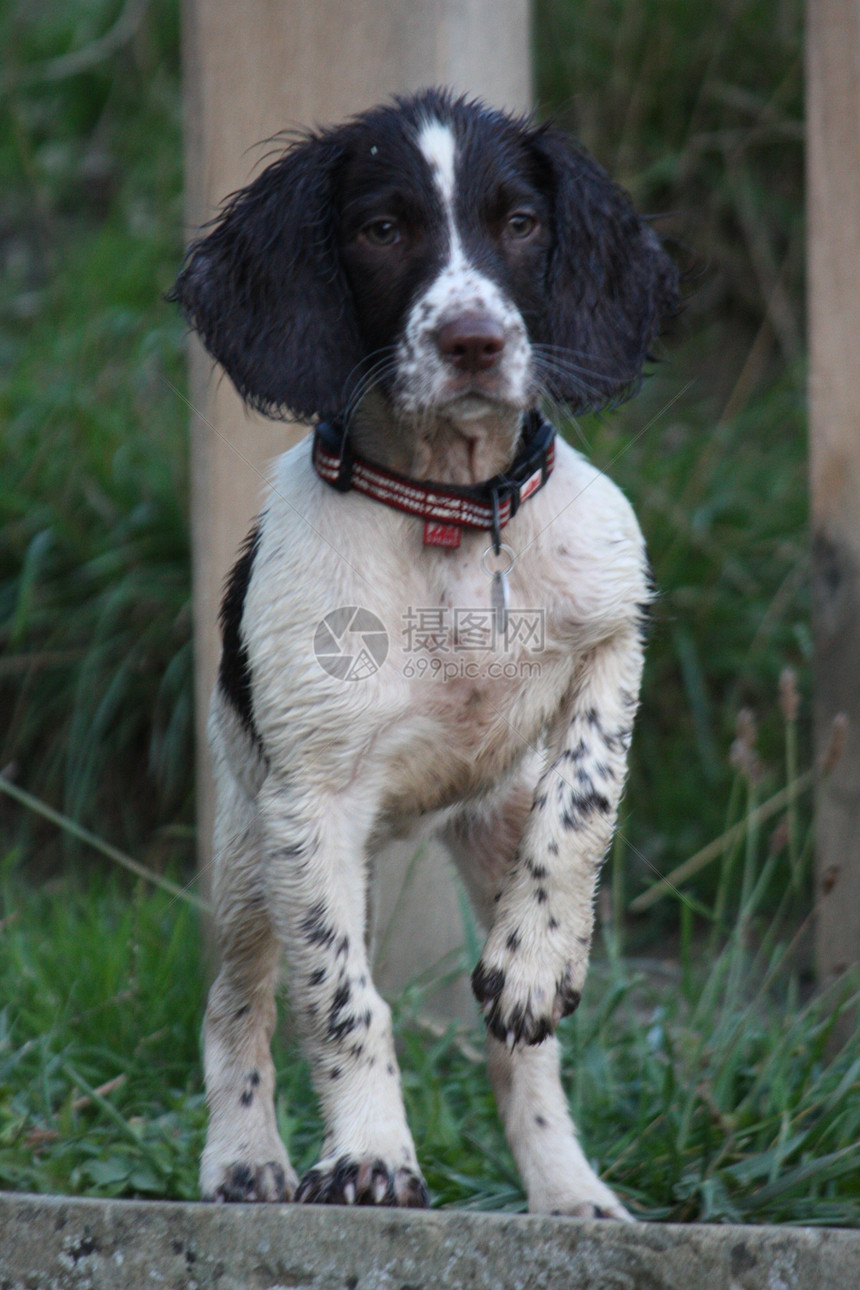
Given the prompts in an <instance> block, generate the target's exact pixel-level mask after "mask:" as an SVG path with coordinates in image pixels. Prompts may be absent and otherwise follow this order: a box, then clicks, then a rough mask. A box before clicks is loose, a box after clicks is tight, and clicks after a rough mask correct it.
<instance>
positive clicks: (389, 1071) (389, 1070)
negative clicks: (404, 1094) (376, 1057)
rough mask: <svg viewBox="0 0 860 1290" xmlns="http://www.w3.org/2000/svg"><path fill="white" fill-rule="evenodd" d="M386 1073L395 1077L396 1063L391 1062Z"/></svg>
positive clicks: (386, 1068)
mask: <svg viewBox="0 0 860 1290" xmlns="http://www.w3.org/2000/svg"><path fill="white" fill-rule="evenodd" d="M385 1073H386V1074H387V1075H393V1074H394V1062H389V1063H388V1064H387V1066H386V1067H385Z"/></svg>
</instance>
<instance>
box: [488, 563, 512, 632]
mask: <svg viewBox="0 0 860 1290" xmlns="http://www.w3.org/2000/svg"><path fill="white" fill-rule="evenodd" d="M509 604H510V592H509V590H508V575H507V574H506V573H500V572H499V571H498V570H496V572H495V573H494V574H493V578H492V581H491V583H490V605H491V607H492V610H493V613H494V614H495V615H496V631H497V632H498V633H499V635H500V636H506V635H507V632H508V606H509Z"/></svg>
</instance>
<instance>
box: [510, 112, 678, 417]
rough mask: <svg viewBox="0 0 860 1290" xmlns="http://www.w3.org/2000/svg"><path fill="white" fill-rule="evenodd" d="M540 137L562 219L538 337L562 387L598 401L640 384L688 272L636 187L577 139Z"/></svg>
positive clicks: (583, 401) (586, 403) (568, 394)
mask: <svg viewBox="0 0 860 1290" xmlns="http://www.w3.org/2000/svg"><path fill="white" fill-rule="evenodd" d="M532 142H533V146H534V147H535V149H536V150H537V153H538V156H539V158H540V160H541V163H542V166H543V168H544V170H545V174H546V182H547V183H548V186H549V188H550V193H551V201H552V213H553V225H554V242H553V246H552V250H551V253H550V259H549V263H548V272H547V281H546V297H545V298H546V305H545V309H544V312H543V316H542V319H541V323H540V332H541V334H540V335H539V336H537V337H536V339H537V340H538V341H539V342H543V343H544V344H546V345H549V346H552V347H553V348H552V350H551V351H550V352H549V355H548V358H547V371H548V375H549V379H548V385H549V386H550V388H551V390H552V393H553V394H554V395H555V396H556V397H558V398H560V399H562V400H563V401H564V402H566V403H569V404H570V405H571V407H573V408H574V410H575V411H581V412H582V411H586V410H593V409H595V408H598V407H603V406H605V405H606V404H607V403H609V402H613V401H619V400H621V399H623V398H625V397H627V396H628V395H629V394H632V393H633V392H634V391H635V389H636V388H637V386H638V383H639V380H640V378H641V374H642V368H643V366H644V363H645V361H646V359H647V358H648V357H649V356H650V350H651V346H652V345H653V343H654V341H655V339H656V337H657V335H658V333H659V330H660V323H661V319H662V318H665V317H668V316H669V315H671V314H672V313H674V312H675V311H676V310H677V306H678V273H677V270H676V268H675V266H674V264H673V263H672V261H671V260H670V259H669V257H668V256H667V254H666V252H665V251H664V250H663V248H662V246H661V244H660V241H659V239H658V237H657V236H656V234H655V233H654V232H653V230H652V229H650V228H649V227H648V225H647V224H646V223H645V222H644V221H643V220H642V219H641V217H640V216H639V215H637V213H636V211H635V210H634V209H633V206H632V205H631V203H630V200H629V199H628V197H627V195H626V193H624V192H623V191H622V189H620V188H619V187H618V186H617V185H616V184H614V183H613V182H612V180H611V179H610V178H609V176H608V175H607V174H606V173H605V171H604V170H602V169H601V167H600V166H598V165H597V163H596V162H595V161H593V160H592V159H591V158H590V157H589V156H588V155H587V154H586V153H585V152H584V151H583V150H582V149H581V148H580V147H579V146H578V145H577V144H576V143H574V142H573V141H572V140H571V139H570V138H569V137H568V136H567V135H564V134H562V133H561V132H560V131H557V130H554V129H548V128H543V129H539V130H537V131H536V132H535V134H534V135H533V138H532ZM562 351H563V352H562Z"/></svg>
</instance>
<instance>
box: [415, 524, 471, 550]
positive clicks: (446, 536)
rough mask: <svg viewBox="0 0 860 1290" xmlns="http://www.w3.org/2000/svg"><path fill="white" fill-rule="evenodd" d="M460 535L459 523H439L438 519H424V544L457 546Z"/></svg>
mask: <svg viewBox="0 0 860 1290" xmlns="http://www.w3.org/2000/svg"><path fill="white" fill-rule="evenodd" d="M461 535H462V529H461V528H460V526H459V524H440V522H439V521H438V520H425V521H424V545H425V546H450V547H455V546H459V545H460V537H461Z"/></svg>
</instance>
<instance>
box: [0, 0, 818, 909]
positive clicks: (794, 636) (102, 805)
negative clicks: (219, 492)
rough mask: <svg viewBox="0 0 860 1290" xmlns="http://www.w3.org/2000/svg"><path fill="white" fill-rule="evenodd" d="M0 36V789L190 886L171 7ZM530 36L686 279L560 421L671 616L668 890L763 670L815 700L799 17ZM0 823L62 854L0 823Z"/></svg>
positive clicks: (635, 878)
mask: <svg viewBox="0 0 860 1290" xmlns="http://www.w3.org/2000/svg"><path fill="white" fill-rule="evenodd" d="M118 18H120V21H117V19H118ZM0 24H2V28H1V29H0V35H2V44H3V48H4V51H5V57H4V70H3V79H2V82H0V89H2V96H0V167H2V173H3V188H2V197H0V203H2V204H0V257H2V258H0V263H2V287H0V419H2V447H0V452H2V475H1V476H0V479H2V482H0V507H2V512H0V521H2V522H1V523H0V649H2V655H0V713H2V718H0V769H2V770H3V771H4V773H5V774H6V775H7V776H9V777H11V778H12V779H13V780H14V781H15V782H17V783H19V784H21V786H22V787H24V788H26V789H28V790H29V791H30V792H31V793H34V794H36V795H37V796H40V797H43V798H44V799H45V800H46V801H48V802H50V803H51V804H53V805H54V806H56V807H58V808H59V809H61V810H62V811H64V812H66V813H68V814H69V815H70V816H72V817H73V818H74V819H75V820H77V821H79V822H80V823H81V824H83V825H85V826H87V827H88V828H90V829H92V830H93V831H95V832H97V833H98V834H100V835H102V836H104V837H105V838H107V839H110V840H111V841H113V842H115V843H116V844H118V845H120V846H123V847H128V848H131V849H133V850H134V852H135V854H137V855H139V856H140V857H141V858H143V859H145V860H147V862H148V863H150V864H153V865H156V866H162V865H164V864H165V863H167V862H168V860H170V861H171V862H172V863H177V862H185V863H188V864H190V863H191V862H192V857H193V847H192V840H191V833H190V830H191V827H192V822H193V782H192V767H193V757H192V747H191V740H192V713H191V693H192V687H191V679H190V678H191V654H190V631H191V622H190V612H189V533H188V519H187V510H188V507H187V498H188V448H187V439H188V436H187V422H188V410H187V407H186V405H185V404H184V403H183V402H182V399H181V397H180V394H181V393H184V391H185V381H186V377H185V365H184V327H183V324H182V322H181V321H180V319H179V317H178V316H177V311H176V310H175V309H173V308H171V307H170V306H168V305H166V304H165V303H164V301H163V299H162V296H163V293H164V291H165V290H166V289H167V288H168V287H169V286H170V285H171V283H172V280H173V277H174V276H175V273H176V269H177V265H178V263H179V260H180V256H181V253H182V248H183V245H184V241H185V232H186V230H185V228H184V222H183V204H182V203H183V197H182V134H181V108H182V105H181V82H180V50H179V14H178V4H177V3H176V2H175V0H148V2H146V3H144V2H143V0H141V2H140V3H129V4H126V5H125V7H122V6H120V5H118V4H117V3H116V2H115V0H114V2H109V0H76V2H75V3H70V4H66V5H58V4H51V3H32V2H28V3H26V4H24V3H15V2H14V0H3V3H2V4H0ZM534 26H535V36H536V59H537V62H536V95H535V98H536V103H537V113H538V116H540V117H544V116H547V115H553V116H555V117H556V118H557V119H558V120H560V121H561V122H562V123H563V124H564V125H565V126H568V127H569V128H570V129H571V130H572V131H573V132H574V133H575V134H577V135H578V136H579V137H580V138H581V139H582V140H583V142H584V143H585V144H586V146H587V147H588V148H589V150H590V151H591V152H592V153H593V154H594V155H595V156H596V157H597V159H598V160H599V161H600V162H601V163H602V164H603V165H604V166H605V167H606V168H607V169H608V170H609V171H610V173H611V174H612V175H613V176H614V177H616V178H617V179H618V180H619V181H620V182H621V183H622V184H624V185H625V186H626V187H627V188H628V189H629V191H630V192H631V194H632V196H633V198H634V200H635V202H636V204H637V205H638V206H639V208H640V209H642V210H644V211H646V212H649V213H653V214H656V215H659V217H660V218H659V219H658V221H657V225H656V226H657V228H658V229H659V231H660V233H661V234H662V236H663V237H664V238H666V239H667V241H668V242H669V244H670V246H672V247H674V249H675V251H676V254H677V258H678V260H679V263H680V264H681V266H682V268H683V269H684V271H685V273H686V291H685V294H686V305H685V309H684V312H683V314H682V316H681V318H680V319H679V321H678V323H677V324H676V325H675V327H674V329H673V334H672V336H671V338H669V339H667V341H666V343H665V344H664V346H663V361H661V362H660V363H659V364H658V365H657V367H656V368H655V370H654V371H653V373H652V374H651V376H650V377H649V378H648V380H647V381H646V384H645V388H644V391H643V393H642V394H641V395H640V396H639V397H638V398H637V399H636V400H635V401H634V402H632V403H631V404H629V405H628V406H626V407H624V408H622V409H620V410H618V411H615V412H612V413H611V414H606V415H605V416H602V417H600V418H582V419H581V420H580V421H579V422H578V423H577V424H576V425H566V426H565V427H564V428H565V431H566V433H567V434H568V436H569V437H570V438H571V440H572V442H574V443H576V444H577V445H578V446H580V447H582V448H583V450H584V451H586V452H587V453H588V454H589V455H590V456H591V457H592V459H593V460H595V461H596V462H597V464H598V465H600V466H601V467H603V468H605V469H606V470H607V471H609V473H611V475H612V476H613V477H614V478H615V479H616V480H617V481H618V482H619V483H620V484H621V486H622V487H623V488H624V489H625V491H626V492H627V493H628V495H629V496H630V497H631V499H632V501H633V503H634V505H635V507H636V510H637V512H638V514H639V517H640V521H641V523H642V525H643V527H644V530H645V534H646V538H647V541H648V546H649V550H650V553H651V559H652V562H653V565H654V570H655V574H656V578H657V584H658V587H659V590H660V593H661V599H660V602H659V605H658V608H657V613H656V622H655V627H654V631H653V634H652V639H651V644H650V648H649V652H648V668H647V673H646V680H645V693H644V706H643V712H642V717H641V720H640V722H639V726H638V729H637V734H636V740H635V744H634V766H633V777H632V782H631V788H630V790H629V792H628V794H627V808H626V810H627V822H626V826H625V836H627V837H629V839H630V840H631V842H633V843H634V844H635V846H636V848H637V850H641V851H642V853H643V855H645V856H647V857H648V858H650V860H651V861H653V863H654V864H655V865H657V866H659V867H660V868H661V869H665V868H666V867H667V866H671V865H672V864H673V863H675V862H676V861H679V860H682V859H684V858H685V857H686V856H687V855H689V854H690V852H691V851H694V850H695V849H696V848H697V847H699V846H701V845H702V844H703V843H704V842H706V841H707V840H708V839H709V838H711V837H713V836H714V835H715V834H716V833H718V832H719V830H720V829H721V828H722V826H723V823H724V818H725V810H726V803H727V795H728V790H729V787H730V781H731V775H732V771H731V768H730V766H729V759H728V752H729V747H730V745H731V742H732V739H733V738H734V726H735V722H736V718H737V713H738V711H739V709H741V708H742V707H744V706H751V707H752V708H753V709H754V710H755V712H756V714H757V716H758V719H759V721H760V724H761V728H762V733H761V739H762V744H761V747H762V753H763V759H764V765H763V774H765V775H766V774H767V773H768V770H769V765H768V763H769V761H770V759H771V758H773V757H776V756H777V750H778V749H779V748H780V747H781V728H782V723H781V717H780V714H779V712H778V709H777V705H776V689H777V678H778V677H779V674H780V672H781V670H782V668H783V667H784V666H785V665H786V664H789V663H790V664H791V665H793V666H794V667H795V668H796V669H797V672H798V676H799V678H800V685H801V687H802V688H805V685H806V676H807V663H808V660H809V652H810V646H809V628H808V556H807V538H806V530H805V524H806V467H805V460H806V458H805V452H806V444H805V434H804V334H803V333H804V320H803V271H804V265H803V252H804V245H803V236H804V223H803V204H802V203H803V186H802V177H803V77H802V38H801V5H800V4H799V3H798V0H766V2H765V0H732V2H731V3H721V4H718V5H715V6H690V5H688V4H685V3H681V0H678V2H677V3H673V2H672V0H669V2H668V3H667V2H665V0H664V2H663V3H660V4H657V3H653V4H652V3H645V4H642V3H633V2H632V0H612V2H611V3H603V0H601V2H600V3H598V2H597V0H594V2H591V0H579V2H578V3H572V2H571V0H538V4H537V7H536V13H535V20H534ZM70 50H71V51H75V52H72V53H69V52H68V51H70ZM804 728H805V727H804V722H803V719H801V737H802V738H803V731H804ZM0 830H2V832H0V846H2V847H3V849H5V850H6V851H7V852H8V851H9V849H13V850H15V851H16V852H18V853H20V854H21V855H22V856H24V855H26V856H27V863H28V865H30V864H33V863H35V864H37V866H38V867H39V868H40V869H42V868H47V869H51V868H52V866H54V865H56V864H57V863H59V862H60V861H61V860H63V859H68V858H69V851H68V848H69V841H68V839H67V838H66V839H64V838H63V837H62V835H59V836H58V835H57V833H56V831H55V830H53V829H45V828H44V827H43V825H41V824H40V823H39V822H38V820H37V819H36V818H35V817H33V816H32V814H29V813H27V812H22V811H21V809H20V808H18V807H13V806H11V804H10V803H8V802H4V801H2V800H0ZM75 854H77V853H75ZM80 862H81V863H86V861H85V859H84V857H83V855H81V856H80ZM625 863H626V866H627V868H628V870H629V880H630V884H631V889H635V888H636V886H637V884H640V883H643V882H646V881H648V880H649V879H650V878H651V877H653V874H651V873H650V871H649V870H648V869H647V866H646V867H645V868H644V870H643V868H642V865H643V861H642V859H641V858H639V859H637V857H636V855H635V854H634V853H633V852H632V851H631V852H630V853H629V854H628V856H627V859H626V862H625Z"/></svg>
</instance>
